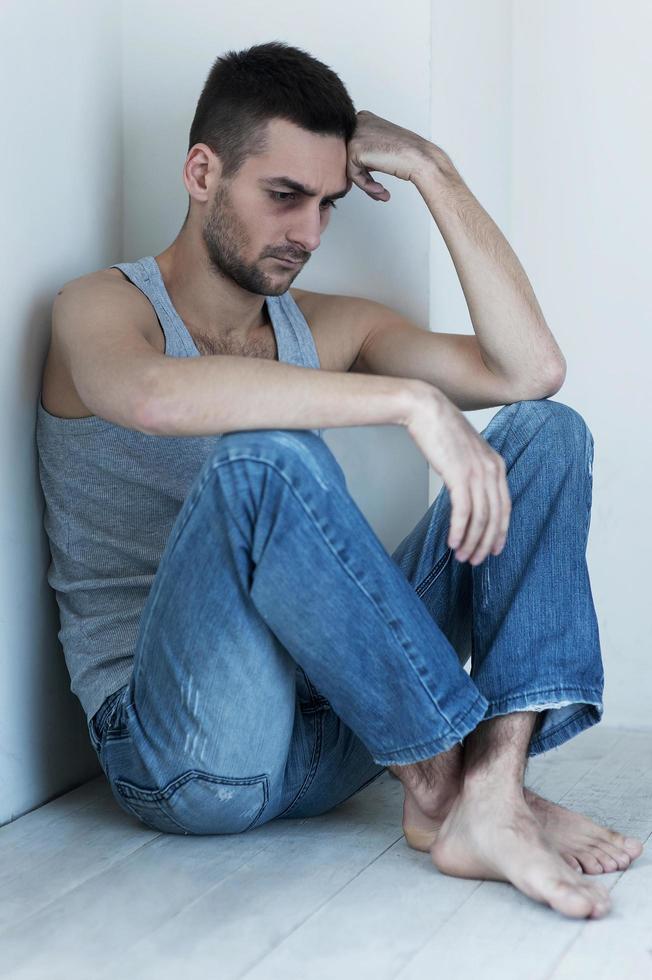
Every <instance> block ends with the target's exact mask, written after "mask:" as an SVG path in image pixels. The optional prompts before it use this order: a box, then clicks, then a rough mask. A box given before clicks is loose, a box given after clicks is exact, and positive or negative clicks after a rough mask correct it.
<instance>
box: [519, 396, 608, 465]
mask: <svg viewBox="0 0 652 980" xmlns="http://www.w3.org/2000/svg"><path fill="white" fill-rule="evenodd" d="M506 407H508V408H511V407H512V406H506ZM513 407H514V408H515V409H517V410H518V411H519V412H521V413H530V414H531V415H532V417H533V418H534V419H535V420H537V421H544V422H545V423H546V424H545V426H542V427H541V434H542V436H544V438H548V439H549V440H550V441H551V442H554V444H555V448H558V449H559V450H560V451H561V452H563V454H564V456H566V457H567V456H568V453H569V451H571V452H572V451H573V450H575V452H577V453H578V454H582V453H585V452H586V449H587V446H588V447H589V448H591V449H592V447H593V434H592V432H591V430H590V429H589V427H588V425H587V424H586V421H585V420H584V418H583V416H582V415H580V413H579V412H578V411H577V409H575V408H572V407H571V406H570V405H566V404H564V402H557V401H552V400H551V399H549V398H538V399H531V400H526V401H522V402H515V404H514V406H513Z"/></svg>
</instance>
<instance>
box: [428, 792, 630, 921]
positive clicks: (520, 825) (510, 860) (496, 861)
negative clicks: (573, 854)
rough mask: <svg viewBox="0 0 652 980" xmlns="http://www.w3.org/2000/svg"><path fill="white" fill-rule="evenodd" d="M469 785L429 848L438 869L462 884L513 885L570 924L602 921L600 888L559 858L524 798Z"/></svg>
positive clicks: (604, 896)
mask: <svg viewBox="0 0 652 980" xmlns="http://www.w3.org/2000/svg"><path fill="white" fill-rule="evenodd" d="M497 786H498V784H495V785H494V786H491V785H487V784H485V783H483V782H480V783H476V784H473V785H471V784H466V785H465V787H464V790H463V791H462V793H460V795H459V796H458V797H457V798H456V799H455V801H454V803H453V805H452V806H451V808H450V810H449V812H448V815H447V816H446V818H445V819H444V821H443V823H442V824H441V827H440V829H439V833H438V834H437V838H436V840H435V842H434V843H433V844H432V846H431V848H430V854H431V856H432V860H433V863H434V864H435V866H436V867H437V868H438V869H439V871H441V872H443V873H444V874H448V875H454V876H455V877H458V878H481V879H490V880H494V881H509V882H511V883H512V884H513V885H514V886H515V887H516V888H518V889H519V891H521V892H523V893H524V894H525V895H528V896H529V897H530V898H532V899H534V900H535V901H537V902H542V903H543V904H546V905H549V906H550V907H551V908H553V909H556V910H557V911H558V912H561V913H562V914H563V915H567V916H570V917H571V918H600V917H601V916H603V915H605V914H606V913H607V912H608V911H609V908H610V904H611V903H610V900H609V894H608V892H607V890H606V889H605V888H603V887H602V886H601V885H597V884H595V883H593V882H591V883H590V884H588V883H586V882H585V881H584V880H583V879H582V878H581V877H579V876H578V874H577V872H576V871H573V870H572V869H571V868H570V867H569V866H568V864H567V863H566V862H565V861H564V859H563V858H562V857H561V855H560V854H558V853H557V851H556V849H555V848H554V846H553V844H552V842H551V841H550V839H549V838H548V837H547V835H546V832H545V831H544V830H543V828H542V826H541V825H540V824H539V823H538V821H537V820H536V819H535V817H534V814H533V813H532V811H531V810H530V808H529V807H528V805H527V804H526V802H525V800H524V798H523V796H522V794H521V793H519V792H511V793H509V795H507V796H505V795H503V794H502V789H501V788H500V787H499V786H498V788H496V787H497Z"/></svg>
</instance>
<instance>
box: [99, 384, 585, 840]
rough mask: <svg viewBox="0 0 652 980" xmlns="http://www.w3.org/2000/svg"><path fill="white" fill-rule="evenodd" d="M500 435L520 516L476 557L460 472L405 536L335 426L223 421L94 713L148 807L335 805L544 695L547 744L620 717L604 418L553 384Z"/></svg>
mask: <svg viewBox="0 0 652 980" xmlns="http://www.w3.org/2000/svg"><path fill="white" fill-rule="evenodd" d="M482 436H483V437H484V438H485V439H486V440H487V442H489V444H490V445H491V446H493V448H494V449H495V450H496V451H497V452H499V453H500V454H501V455H502V456H503V458H504V459H505V463H506V471H507V481H508V485H509V490H510V495H511V498H512V514H511V521H510V526H509V531H508V535H507V542H506V545H505V547H504V549H503V551H502V552H501V553H500V554H499V555H489V556H487V558H485V560H484V561H483V562H482V563H481V564H480V565H477V566H472V565H470V564H469V563H468V562H458V561H457V559H456V558H455V556H454V553H453V552H452V550H451V549H450V548H448V546H447V543H446V542H447V537H448V531H449V526H450V498H449V493H448V490H447V488H446V487H443V488H442V490H441V491H440V493H439V494H438V496H437V498H436V500H435V501H434V503H433V504H432V505H431V506H430V507H429V508H428V510H427V511H426V512H425V514H424V515H423V517H422V518H421V519H420V520H419V522H418V523H417V525H416V526H415V527H414V529H413V530H412V531H411V532H410V533H409V534H408V535H407V537H406V538H405V539H404V540H403V541H402V542H401V543H400V544H399V546H398V548H397V549H396V550H395V551H394V553H393V554H392V555H390V554H388V552H387V551H386V550H385V549H384V547H383V546H382V544H381V543H380V541H379V539H378V537H377V536H376V534H375V533H374V531H373V530H372V528H371V526H370V525H369V523H368V522H367V520H366V519H365V517H364V516H363V514H362V512H361V511H360V509H359V508H358V506H357V505H356V503H355V501H354V500H353V498H352V497H351V496H350V494H349V492H348V490H347V486H346V482H345V477H344V473H343V471H342V469H341V467H340V466H339V464H338V463H337V461H336V459H335V457H334V455H333V453H332V452H331V451H330V449H329V448H328V446H327V445H326V443H325V442H324V441H323V439H321V438H320V437H319V436H317V435H316V434H315V433H313V432H311V431H308V430H280V429H267V430H253V431H251V430H249V431H238V432H231V433H227V434H225V435H224V436H223V438H222V439H220V440H219V443H218V445H217V448H216V449H215V450H214V451H213V453H212V454H211V456H210V457H209V458H208V459H207V461H206V463H205V465H204V466H203V467H202V469H201V471H200V472H199V474H198V476H197V478H196V480H195V482H194V483H193V485H192V487H191V490H190V492H189V494H188V495H187V497H186V499H185V500H184V503H183V506H182V508H181V510H180V511H179V514H178V515H177V519H176V521H175V523H174V525H173V527H172V530H171V533H170V535H169V538H168V540H167V542H166V547H165V550H164V553H163V556H162V558H161V562H160V565H159V567H158V569H157V572H156V575H155V577H154V580H153V584H152V587H151V590H150V592H149V595H148V599H147V602H146V605H145V607H144V610H143V614H142V618H141V621H140V627H139V636H138V642H137V646H136V649H135V653H134V668H133V674H132V676H131V679H130V682H129V683H128V684H127V685H125V686H124V687H123V688H121V689H120V690H118V691H116V692H115V693H114V694H112V695H111V696H110V697H109V698H107V700H106V701H105V702H104V704H103V705H102V707H101V708H100V709H99V711H98V712H97V714H96V715H95V716H94V718H93V719H91V720H90V721H89V734H90V736H91V740H92V742H93V746H94V747H95V749H96V751H97V753H98V756H99V759H100V762H101V765H102V768H103V770H104V772H105V774H106V776H107V778H108V781H109V783H110V786H111V789H112V792H113V794H114V796H115V798H116V800H117V801H118V803H119V804H120V806H121V807H122V808H123V809H124V810H125V811H126V812H127V813H130V814H132V815H133V816H135V817H137V818H138V819H139V820H140V821H142V822H143V823H145V824H146V825H147V826H149V827H151V828H153V829H156V830H159V831H163V832H171V833H185V834H222V833H239V832H242V831H245V830H248V829H249V828H252V827H256V826H259V825H261V824H264V823H266V822H268V821H270V820H273V819H275V818H290V817H293V818H294V817H305V816H314V815H318V814H321V813H324V812H326V811H328V810H330V809H331V808H333V807H334V806H336V805H338V804H339V803H341V802H342V801H344V800H346V799H347V798H349V797H350V796H352V795H353V794H354V793H356V792H358V791H359V790H360V789H362V788H363V787H364V786H366V785H367V784H368V783H370V782H371V781H372V780H374V779H375V778H377V777H378V776H379V775H380V774H381V773H382V772H383V771H384V770H385V768H386V767H387V766H388V765H394V764H400V763H410V762H416V761H419V760H423V759H426V758H429V757H431V756H433V755H436V754H437V753H440V752H443V751H444V750H446V749H449V748H451V747H452V746H453V745H455V744H456V743H458V742H461V741H462V740H463V739H464V737H465V736H466V735H467V734H468V733H469V732H471V731H472V730H473V729H474V728H475V727H476V726H477V725H478V723H479V722H480V721H482V720H483V719H487V718H491V717H494V716H496V715H502V714H506V713H509V712H514V711H525V710H534V711H536V712H538V713H539V714H538V718H537V725H536V726H535V729H534V732H533V735H532V738H531V741H530V745H529V750H528V751H529V754H530V755H535V754H537V753H539V752H543V751H544V750H546V749H549V748H552V747H553V746H558V745H560V744H562V743H563V742H564V741H566V740H567V739H569V738H571V737H572V736H573V735H576V734H577V733H578V732H580V731H582V730H583V729H585V728H587V727H588V726H590V725H592V724H595V723H596V722H597V721H599V720H600V717H601V715H602V688H603V671H602V662H601V654H600V643H599V635H598V624H597V620H596V615H595V610H594V606H593V599H592V594H591V587H590V584H589V576H588V569H587V564H586V546H587V537H588V532H589V524H590V513H591V498H592V483H593V477H592V463H593V437H592V435H591V432H590V431H589V429H588V428H587V426H586V423H585V422H584V420H583V418H582V416H581V415H579V414H578V412H576V411H575V410H574V409H572V408H570V407H568V406H567V405H564V404H562V403H560V402H554V401H550V400H547V399H541V400H535V401H522V402H516V403H514V404H510V405H506V406H505V407H503V408H501V409H500V411H498V412H497V413H496V415H495V416H494V417H493V418H492V420H491V421H490V423H489V425H488V426H487V427H486V429H484V430H483V432H482ZM469 657H470V658H471V665H470V674H469V673H467V672H466V671H465V670H464V668H463V664H464V663H466V661H467V660H468V658H469Z"/></svg>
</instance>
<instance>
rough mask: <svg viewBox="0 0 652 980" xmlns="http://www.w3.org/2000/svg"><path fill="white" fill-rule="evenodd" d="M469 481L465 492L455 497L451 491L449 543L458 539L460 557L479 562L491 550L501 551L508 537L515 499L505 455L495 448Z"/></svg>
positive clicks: (451, 543) (474, 563)
mask: <svg viewBox="0 0 652 980" xmlns="http://www.w3.org/2000/svg"><path fill="white" fill-rule="evenodd" d="M467 482H468V492H467V493H466V494H463V493H461V492H458V493H456V494H455V498H454V497H453V494H452V493H451V501H452V502H453V503H454V508H453V510H454V518H453V519H452V520H451V533H450V535H449V547H452V548H455V547H456V545H455V544H454V542H456V541H459V547H458V548H457V551H456V555H455V557H456V558H457V560H458V561H466V560H467V559H468V560H469V561H470V563H471V564H472V565H479V564H480V563H481V562H482V561H484V559H485V558H486V557H487V555H488V554H490V553H491V554H494V555H497V554H500V552H501V551H502V549H503V547H504V545H505V541H506V538H507V530H508V527H509V520H510V516H511V510H512V503H511V498H510V495H509V488H508V486H507V479H506V469H505V461H504V459H503V458H502V456H500V454H499V453H496V452H493V451H492V452H491V454H490V455H488V456H487V457H485V459H484V460H483V461H482V472H480V470H479V469H476V471H475V473H474V474H473V475H472V476H471V477H470V478H467ZM463 522H464V525H463ZM462 525H463V526H462Z"/></svg>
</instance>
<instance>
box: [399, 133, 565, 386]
mask: <svg viewBox="0 0 652 980" xmlns="http://www.w3.org/2000/svg"><path fill="white" fill-rule="evenodd" d="M428 146H429V148H428V149H427V150H426V155H425V158H424V163H423V165H422V167H421V168H415V170H414V171H413V174H412V178H411V179H412V182H413V183H414V185H415V186H416V188H417V190H418V191H419V193H420V194H421V196H422V197H423V199H424V201H425V202H426V204H427V206H428V210H429V211H430V213H431V215H432V216H433V218H434V219H435V221H436V222H437V227H438V228H439V230H440V232H441V234H442V237H443V239H444V241H445V242H446V246H447V248H448V251H449V252H450V255H451V258H452V260H453V264H454V265H455V270H456V272H457V275H458V278H459V280H460V284H461V286H462V290H463V292H464V297H465V299H466V304H467V306H468V309H469V315H470V317H471V322H472V324H473V329H474V331H475V335H476V337H477V338H478V343H479V346H480V353H481V355H482V359H483V360H484V362H485V364H486V365H487V367H488V368H489V369H490V370H491V371H493V372H494V373H495V374H497V375H500V376H501V377H503V378H505V379H506V380H507V381H512V382H513V383H514V384H523V382H524V381H525V382H527V381H528V380H529V381H532V382H533V383H534V384H535V385H537V384H541V383H543V384H544V385H545V384H546V382H548V381H550V382H551V383H552V384H553V385H554V384H557V383H558V384H559V385H560V386H561V382H562V381H563V378H564V375H565V370H566V362H565V359H564V355H563V354H562V352H561V350H560V349H559V347H558V345H557V342H556V341H555V338H554V337H553V335H552V333H551V331H550V329H549V328H548V325H547V323H546V321H545V318H544V315H543V312H542V310H541V307H540V306H539V303H538V301H537V298H536V296H535V295H534V290H533V289H532V286H531V284H530V281H529V279H528V277H527V275H526V273H525V270H524V269H523V266H522V265H521V263H520V262H519V260H518V257H517V255H516V253H515V252H514V250H513V249H512V247H511V246H510V244H509V242H508V241H507V239H506V238H505V236H504V235H503V233H502V232H501V230H500V228H499V227H498V226H497V225H496V223H495V222H494V221H493V220H492V218H491V217H490V216H489V215H488V214H487V212H486V211H485V209H484V208H483V207H482V205H481V204H480V202H479V201H478V199H477V198H476V197H475V196H474V195H473V194H472V192H471V191H470V190H469V188H468V187H467V185H466V184H465V183H464V181H463V180H462V178H461V177H460V175H459V173H458V172H457V170H456V169H455V167H454V166H453V164H452V162H451V160H450V159H449V157H448V156H447V155H446V154H445V153H444V152H443V151H442V150H441V149H440V148H439V147H436V146H434V145H433V144H429V145H428Z"/></svg>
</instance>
